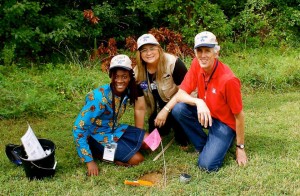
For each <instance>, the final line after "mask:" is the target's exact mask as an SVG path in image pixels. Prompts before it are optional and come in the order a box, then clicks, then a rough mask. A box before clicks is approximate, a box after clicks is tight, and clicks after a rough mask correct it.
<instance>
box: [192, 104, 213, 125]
mask: <svg viewBox="0 0 300 196" xmlns="http://www.w3.org/2000/svg"><path fill="white" fill-rule="evenodd" d="M195 104H196V106H197V114H198V121H199V123H200V124H201V125H202V126H204V127H205V128H207V126H210V127H211V126H212V118H211V115H210V110H209V109H208V107H207V105H206V103H205V102H204V101H203V100H202V99H197V98H196V101H195Z"/></svg>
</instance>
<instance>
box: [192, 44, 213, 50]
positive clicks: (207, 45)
mask: <svg viewBox="0 0 300 196" xmlns="http://www.w3.org/2000/svg"><path fill="white" fill-rule="evenodd" d="M215 46H216V44H198V45H197V46H195V47H194V49H196V48H199V47H208V48H214V47H215Z"/></svg>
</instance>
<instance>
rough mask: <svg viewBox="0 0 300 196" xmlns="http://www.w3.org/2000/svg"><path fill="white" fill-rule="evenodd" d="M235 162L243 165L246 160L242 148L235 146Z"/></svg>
mask: <svg viewBox="0 0 300 196" xmlns="http://www.w3.org/2000/svg"><path fill="white" fill-rule="evenodd" d="M236 162H237V164H238V165H239V166H245V165H246V164H247V162H248V160H247V155H246V152H245V150H244V149H240V148H236Z"/></svg>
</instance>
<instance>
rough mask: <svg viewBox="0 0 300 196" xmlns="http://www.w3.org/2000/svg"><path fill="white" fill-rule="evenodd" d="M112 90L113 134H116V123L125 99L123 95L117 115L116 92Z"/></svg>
mask: <svg viewBox="0 0 300 196" xmlns="http://www.w3.org/2000/svg"><path fill="white" fill-rule="evenodd" d="M111 92H112V107H113V108H112V109H113V127H112V135H113V134H114V132H115V125H116V123H117V121H118V116H119V112H120V110H121V106H122V103H123V100H124V96H122V97H121V100H120V105H119V109H118V112H117V115H116V111H115V109H116V103H115V94H114V92H113V90H112V91H111Z"/></svg>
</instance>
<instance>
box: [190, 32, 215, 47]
mask: <svg viewBox="0 0 300 196" xmlns="http://www.w3.org/2000/svg"><path fill="white" fill-rule="evenodd" d="M216 45H218V41H217V38H216V36H215V35H214V34H213V33H211V32H209V31H203V32H201V33H199V34H197V35H196V36H195V46H194V49H196V48H199V47H201V46H205V47H209V48H214V47H215V46H216Z"/></svg>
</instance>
